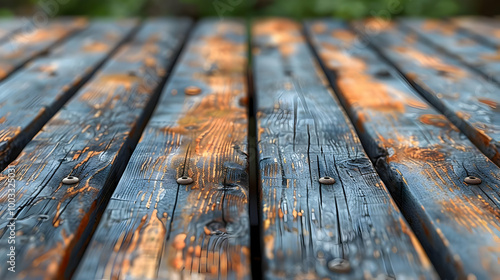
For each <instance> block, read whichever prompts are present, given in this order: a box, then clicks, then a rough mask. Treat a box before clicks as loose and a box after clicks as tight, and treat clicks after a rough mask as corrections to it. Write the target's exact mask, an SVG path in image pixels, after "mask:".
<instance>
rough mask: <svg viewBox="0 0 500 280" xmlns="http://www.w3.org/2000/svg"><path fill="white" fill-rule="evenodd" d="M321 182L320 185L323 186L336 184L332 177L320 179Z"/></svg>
mask: <svg viewBox="0 0 500 280" xmlns="http://www.w3.org/2000/svg"><path fill="white" fill-rule="evenodd" d="M319 182H320V184H323V185H332V184H334V183H335V179H333V178H332V177H330V176H325V177H321V178H319Z"/></svg>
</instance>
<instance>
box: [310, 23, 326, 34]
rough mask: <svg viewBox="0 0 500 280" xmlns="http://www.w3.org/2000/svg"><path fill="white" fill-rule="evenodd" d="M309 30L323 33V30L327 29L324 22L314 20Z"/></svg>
mask: <svg viewBox="0 0 500 280" xmlns="http://www.w3.org/2000/svg"><path fill="white" fill-rule="evenodd" d="M311 30H312V31H313V32H315V33H318V34H321V33H325V31H326V30H327V27H326V24H324V23H322V22H316V23H314V24H313V25H312V26H311Z"/></svg>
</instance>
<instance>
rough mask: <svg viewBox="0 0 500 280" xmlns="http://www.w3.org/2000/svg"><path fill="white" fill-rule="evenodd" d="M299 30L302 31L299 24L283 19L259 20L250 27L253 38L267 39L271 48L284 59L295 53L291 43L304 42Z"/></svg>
mask: <svg viewBox="0 0 500 280" xmlns="http://www.w3.org/2000/svg"><path fill="white" fill-rule="evenodd" d="M299 30H302V27H301V25H300V24H298V23H297V22H295V21H293V20H289V19H283V18H273V19H266V20H260V21H258V22H257V23H256V24H254V25H253V27H252V33H253V34H255V36H266V37H268V38H269V40H270V44H271V46H276V47H278V49H279V50H280V53H281V54H282V55H283V56H285V57H286V56H289V55H292V54H293V53H294V52H295V49H294V46H293V44H291V43H296V42H303V41H304V37H303V36H302V34H301V33H300V31H299Z"/></svg>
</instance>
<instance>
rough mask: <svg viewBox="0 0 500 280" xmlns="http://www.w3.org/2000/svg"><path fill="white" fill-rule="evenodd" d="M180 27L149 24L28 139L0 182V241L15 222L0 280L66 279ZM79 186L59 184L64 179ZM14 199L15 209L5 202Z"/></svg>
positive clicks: (150, 104)
mask: <svg viewBox="0 0 500 280" xmlns="http://www.w3.org/2000/svg"><path fill="white" fill-rule="evenodd" d="M187 26H188V21H186V20H180V19H179V20H178V19H171V20H163V19H157V20H148V21H146V23H145V24H144V26H143V27H142V28H141V29H140V30H139V32H138V33H137V34H136V35H135V36H134V37H133V38H132V39H131V41H130V42H128V43H127V44H125V45H124V46H123V47H122V48H120V50H119V51H118V52H117V54H116V55H114V56H113V57H112V58H111V59H110V60H109V61H108V62H107V63H106V64H105V66H104V67H103V69H102V70H101V71H99V72H98V73H97V74H96V76H95V77H93V78H92V80H90V82H89V83H88V84H86V85H85V86H84V87H83V88H82V89H81V90H80V91H79V92H78V93H77V94H76V95H75V97H74V98H73V99H72V100H71V101H70V102H68V103H67V104H66V105H65V106H64V107H63V109H61V111H59V113H58V114H56V115H55V116H54V117H53V118H52V119H51V120H50V121H49V122H48V123H47V124H46V125H45V126H44V127H43V130H42V131H41V132H40V133H39V134H37V135H36V136H35V138H34V139H33V140H32V141H31V142H30V144H29V145H27V146H26V148H25V149H24V150H23V152H22V153H21V154H20V156H19V157H18V158H17V159H16V160H15V161H14V162H13V163H12V164H11V165H13V166H15V167H14V169H15V179H16V187H15V192H9V188H8V185H7V183H8V182H7V177H6V176H8V171H7V170H6V171H4V173H2V178H1V180H0V186H1V189H0V196H1V197H2V198H3V200H2V203H1V204H0V213H1V214H0V215H1V217H2V222H1V224H0V228H1V230H0V234H1V238H0V242H2V244H7V238H8V236H9V232H8V229H7V227H6V223H7V222H8V220H7V218H8V217H11V216H12V215H13V216H14V217H15V218H17V220H16V233H17V234H18V235H17V238H16V244H15V246H16V247H15V251H16V256H17V260H16V271H17V272H16V273H12V272H10V271H8V270H7V267H6V266H7V265H8V264H7V262H6V260H7V252H6V250H7V247H5V246H4V247H2V248H0V262H1V264H0V268H1V269H0V273H1V274H0V277H2V278H7V277H8V279H25V278H28V279H68V278H69V277H70V276H71V274H72V273H73V272H74V270H75V269H76V266H77V264H78V262H79V260H80V259H81V256H82V255H83V253H84V249H85V246H86V245H87V244H88V242H89V241H90V238H91V236H92V233H93V231H94V230H95V227H96V226H97V223H98V221H99V219H100V216H101V215H102V213H103V211H104V209H105V207H106V204H107V202H108V201H109V198H110V196H111V194H112V192H113V190H114V187H115V186H116V184H117V182H118V179H119V178H120V175H121V174H122V172H123V170H124V169H125V165H126V164H127V161H128V159H129V157H130V155H131V153H132V151H133V149H134V147H135V145H136V143H137V141H138V140H139V136H140V132H141V131H142V128H143V127H144V126H145V122H146V120H147V118H148V116H149V115H150V114H151V111H152V109H153V108H154V105H155V103H156V100H157V98H158V95H159V89H160V88H159V87H160V86H161V84H162V81H164V77H165V75H166V72H167V71H168V70H169V69H170V66H171V65H172V63H173V60H174V58H175V57H176V52H177V51H178V49H179V48H180V45H181V43H182V39H183V36H184V35H183V34H184V33H185V32H186V31H187ZM68 175H71V176H76V177H78V178H79V180H80V181H79V183H77V184H72V185H64V184H62V179H63V178H65V177H66V176H68ZM7 193H8V194H12V193H13V194H14V195H15V206H14V207H12V206H11V207H9V206H8V204H7V200H6V198H7V197H8V196H7Z"/></svg>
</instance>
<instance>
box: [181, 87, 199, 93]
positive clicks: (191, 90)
mask: <svg viewBox="0 0 500 280" xmlns="http://www.w3.org/2000/svg"><path fill="white" fill-rule="evenodd" d="M184 93H185V94H187V95H197V94H200V93H201V88H199V87H195V86H189V87H187V88H185V89H184Z"/></svg>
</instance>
